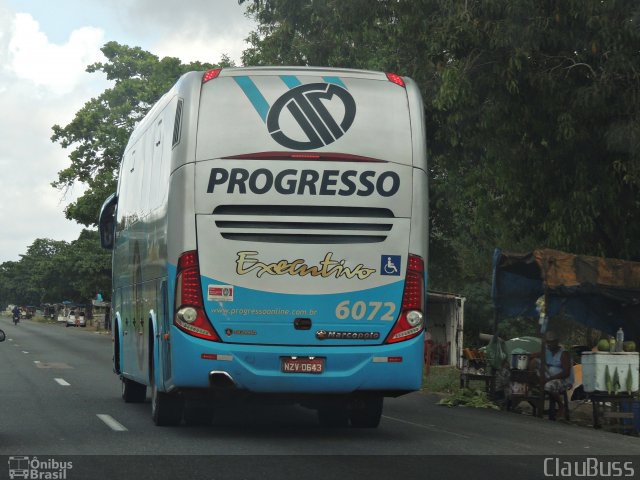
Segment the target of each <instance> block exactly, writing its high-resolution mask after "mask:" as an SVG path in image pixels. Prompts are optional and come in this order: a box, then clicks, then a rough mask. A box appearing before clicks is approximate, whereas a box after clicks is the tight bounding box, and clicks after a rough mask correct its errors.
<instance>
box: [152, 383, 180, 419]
mask: <svg viewBox="0 0 640 480" xmlns="http://www.w3.org/2000/svg"><path fill="white" fill-rule="evenodd" d="M183 410H184V405H183V401H182V398H181V397H179V396H177V395H171V394H169V393H166V392H159V391H158V388H157V387H156V386H155V385H152V386H151V418H152V419H153V423H155V424H156V425H157V426H159V427H173V426H176V425H180V422H181V421H182V411H183Z"/></svg>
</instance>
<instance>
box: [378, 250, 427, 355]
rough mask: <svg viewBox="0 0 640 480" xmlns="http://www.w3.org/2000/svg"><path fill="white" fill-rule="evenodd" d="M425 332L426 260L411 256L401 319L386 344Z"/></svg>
mask: <svg viewBox="0 0 640 480" xmlns="http://www.w3.org/2000/svg"><path fill="white" fill-rule="evenodd" d="M423 330H424V260H422V258H420V257H418V256H417V255H411V254H409V263H408V265H407V277H406V280H405V283H404V293H403V295H402V310H401V313H400V318H398V321H397V322H396V324H395V325H394V326H393V329H392V330H391V333H389V335H388V336H387V339H386V340H385V343H396V342H402V341H404V340H409V339H411V338H415V337H417V336H418V335H420V334H421V333H422V331H423Z"/></svg>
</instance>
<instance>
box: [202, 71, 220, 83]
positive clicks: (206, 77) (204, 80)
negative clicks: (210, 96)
mask: <svg viewBox="0 0 640 480" xmlns="http://www.w3.org/2000/svg"><path fill="white" fill-rule="evenodd" d="M221 71H222V69H221V68H216V69H214V70H209V71H207V72H204V75H203V76H202V83H207V82H208V81H209V80H213V79H214V78H218V75H220V72H221Z"/></svg>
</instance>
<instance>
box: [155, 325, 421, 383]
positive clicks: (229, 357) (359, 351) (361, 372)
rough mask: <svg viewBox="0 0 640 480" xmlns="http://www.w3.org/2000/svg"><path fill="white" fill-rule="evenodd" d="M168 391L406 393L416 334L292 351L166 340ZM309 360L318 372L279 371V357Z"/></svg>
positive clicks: (413, 371)
mask: <svg viewBox="0 0 640 480" xmlns="http://www.w3.org/2000/svg"><path fill="white" fill-rule="evenodd" d="M172 344H173V345H172V347H173V348H172V350H173V351H174V352H176V351H180V352H183V354H182V355H181V356H180V358H175V356H174V357H173V358H172V362H171V371H172V376H171V377H172V378H170V379H168V380H169V381H168V382H166V383H165V385H166V386H168V387H169V388H168V389H171V390H173V389H178V390H182V389H225V390H230V389H237V390H243V391H248V392H252V393H292V394H293V393H300V394H306V393H312V394H315V393H326V394H345V393H352V392H356V391H377V392H382V391H388V392H390V393H391V392H410V391H415V390H419V389H420V388H421V385H422V370H423V358H424V357H423V346H424V338H423V336H422V335H420V336H418V337H416V338H414V339H411V340H408V341H405V342H400V343H396V344H391V345H376V346H369V345H368V346H344V347H341V346H338V347H336V346H331V347H293V346H282V345H278V346H264V345H260V346H259V345H241V344H228V343H213V342H208V341H205V340H200V339H197V338H191V337H189V336H187V335H184V334H182V333H179V334H178V335H174V336H173V337H172ZM291 357H298V358H307V357H315V358H321V359H323V360H322V372H321V373H285V372H283V366H282V362H283V359H288V358H291Z"/></svg>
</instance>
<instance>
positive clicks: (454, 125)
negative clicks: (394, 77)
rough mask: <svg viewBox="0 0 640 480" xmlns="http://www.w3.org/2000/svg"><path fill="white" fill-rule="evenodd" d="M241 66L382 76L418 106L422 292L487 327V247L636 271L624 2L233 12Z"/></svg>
mask: <svg viewBox="0 0 640 480" xmlns="http://www.w3.org/2000/svg"><path fill="white" fill-rule="evenodd" d="M240 3H242V4H245V5H246V7H247V11H248V13H249V14H250V15H252V16H253V17H254V18H255V19H256V21H257V22H258V29H257V30H256V31H255V32H254V33H253V34H252V35H251V36H250V37H249V39H248V40H249V42H250V48H248V49H247V50H246V51H245V54H244V57H243V60H244V62H245V63H251V64H264V65H266V64H295V65H327V66H333V67H352V68H368V69H377V70H383V71H395V72H396V73H400V74H402V75H408V76H411V77H412V78H414V80H416V81H417V82H418V84H419V85H420V88H421V90H422V94H423V97H424V99H425V116H426V122H427V132H428V136H429V139H428V147H429V162H430V182H431V183H430V213H431V218H430V226H431V231H430V259H429V268H430V286H431V287H432V288H436V289H444V290H455V291H457V292H461V293H464V294H465V295H468V296H469V297H470V300H471V301H470V302H469V303H468V304H467V305H468V306H469V310H468V312H470V313H471V315H469V316H476V315H477V316H479V317H483V318H485V319H488V318H490V303H489V301H488V295H489V292H490V278H491V275H490V269H491V253H492V251H493V249H494V248H495V247H502V248H505V249H511V250H525V249H532V248H538V247H551V248H558V249H564V250H567V251H571V252H574V253H582V254H592V255H602V256H609V257H617V258H623V259H633V260H640V244H638V242H637V241H636V239H637V238H639V237H640V221H639V220H640V218H639V217H640V200H639V198H640V197H639V195H638V193H639V192H638V189H639V187H640V176H639V173H640V55H639V54H638V52H640V28H639V26H640V4H639V3H638V2H636V1H635V0H612V1H607V2H602V1H600V0H563V1H555V0H551V1H547V2H540V1H538V0H482V1H480V0H476V1H474V0H467V1H454V0H375V1H369V0H351V1H349V2H342V1H340V0H300V1H298V0H240Z"/></svg>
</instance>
